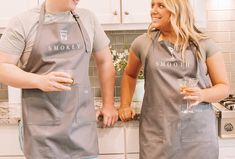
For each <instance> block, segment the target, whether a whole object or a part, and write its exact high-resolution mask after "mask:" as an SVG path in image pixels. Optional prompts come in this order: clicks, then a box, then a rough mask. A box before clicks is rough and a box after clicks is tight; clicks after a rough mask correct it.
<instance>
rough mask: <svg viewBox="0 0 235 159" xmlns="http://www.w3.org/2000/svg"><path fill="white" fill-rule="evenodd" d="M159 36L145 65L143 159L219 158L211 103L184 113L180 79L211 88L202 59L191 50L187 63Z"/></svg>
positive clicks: (201, 104) (150, 49) (187, 51)
mask: <svg viewBox="0 0 235 159" xmlns="http://www.w3.org/2000/svg"><path fill="white" fill-rule="evenodd" d="M159 35H160V34H159V32H158V33H157V34H156V36H155V39H154V40H153V43H152V45H151V46H150V48H149V52H148V54H147V57H146V62H145V71H144V72H145V95H144V100H143V105H142V110H141V118H140V159H218V143H217V133H216V125H215V123H216V121H215V119H216V118H215V113H214V111H213V108H212V106H211V104H209V103H200V104H198V105H197V106H194V107H193V108H194V109H195V110H194V111H195V113H188V114H185V113H182V112H181V107H180V106H181V105H182V104H184V103H185V100H183V96H182V95H181V94H180V91H179V90H180V85H179V82H178V81H177V79H180V78H183V77H196V78H198V79H199V83H198V87H200V88H206V87H208V85H209V84H208V82H207V80H206V79H205V78H206V77H205V76H206V75H205V74H204V72H203V68H202V67H201V66H202V64H201V63H200V59H197V58H196V57H195V55H194V53H193V51H192V49H190V47H189V48H188V49H187V50H186V54H185V56H186V57H185V58H186V59H188V60H186V62H184V61H183V60H182V58H181V55H180V54H179V53H178V54H176V53H174V54H171V53H170V52H168V51H167V50H165V49H164V47H162V45H161V44H160V43H159V41H158V38H159Z"/></svg>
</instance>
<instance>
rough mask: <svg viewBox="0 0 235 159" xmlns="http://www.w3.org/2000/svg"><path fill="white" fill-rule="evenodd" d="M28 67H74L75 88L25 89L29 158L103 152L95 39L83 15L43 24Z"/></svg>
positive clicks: (73, 158)
mask: <svg viewBox="0 0 235 159" xmlns="http://www.w3.org/2000/svg"><path fill="white" fill-rule="evenodd" d="M44 8H45V6H44V5H42V8H41V12H40V19H39V26H38V32H37V35H36V39H35V44H34V46H33V50H32V53H31V55H30V57H29V60H28V63H27V65H26V68H25V71H27V72H32V73H36V74H41V75H43V74H47V73H49V72H52V71H66V70H70V72H71V73H72V76H73V80H74V84H73V85H72V86H71V91H60V92H43V91H41V90H39V89H23V91H22V98H23V99H22V104H23V108H22V110H23V124H24V154H25V156H26V157H27V159H83V158H86V159H87V158H92V157H96V156H97V155H98V142H97V141H98V139H97V129H96V119H95V108H94V103H93V97H92V93H91V88H90V81H89V76H88V69H89V61H90V56H91V43H90V40H89V37H88V34H87V32H86V30H85V28H84V26H83V25H82V23H81V21H80V19H79V17H77V18H75V17H74V18H75V19H76V20H74V22H70V23H69V22H64V23H63V22H61V23H58V22H54V23H50V24H43V23H44V17H45V9H44Z"/></svg>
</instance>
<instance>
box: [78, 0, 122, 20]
mask: <svg viewBox="0 0 235 159" xmlns="http://www.w3.org/2000/svg"><path fill="white" fill-rule="evenodd" d="M78 7H79V8H86V9H88V10H90V11H91V12H92V13H94V14H95V15H96V16H97V18H98V19H99V22H100V23H101V24H118V23H120V21H121V16H120V1H119V0H99V1H94V0H81V1H79V3H78Z"/></svg>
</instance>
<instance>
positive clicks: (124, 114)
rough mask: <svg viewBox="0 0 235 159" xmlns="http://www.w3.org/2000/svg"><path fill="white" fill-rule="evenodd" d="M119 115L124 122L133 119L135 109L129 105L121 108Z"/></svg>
mask: <svg viewBox="0 0 235 159" xmlns="http://www.w3.org/2000/svg"><path fill="white" fill-rule="evenodd" d="M118 113H119V117H120V119H121V120H122V121H123V122H126V121H129V120H131V119H132V118H133V117H134V115H135V111H134V110H133V109H132V108H130V107H128V108H120V109H119V112H118Z"/></svg>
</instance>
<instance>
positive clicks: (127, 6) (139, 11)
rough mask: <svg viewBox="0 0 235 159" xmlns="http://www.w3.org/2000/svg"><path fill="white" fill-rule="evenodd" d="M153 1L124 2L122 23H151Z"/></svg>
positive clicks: (128, 0)
mask: <svg viewBox="0 0 235 159" xmlns="http://www.w3.org/2000/svg"><path fill="white" fill-rule="evenodd" d="M150 8H151V0H138V1H136V0H122V23H150V21H151V19H150Z"/></svg>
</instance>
